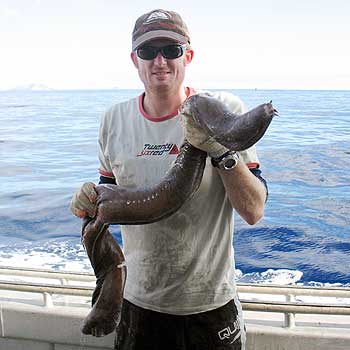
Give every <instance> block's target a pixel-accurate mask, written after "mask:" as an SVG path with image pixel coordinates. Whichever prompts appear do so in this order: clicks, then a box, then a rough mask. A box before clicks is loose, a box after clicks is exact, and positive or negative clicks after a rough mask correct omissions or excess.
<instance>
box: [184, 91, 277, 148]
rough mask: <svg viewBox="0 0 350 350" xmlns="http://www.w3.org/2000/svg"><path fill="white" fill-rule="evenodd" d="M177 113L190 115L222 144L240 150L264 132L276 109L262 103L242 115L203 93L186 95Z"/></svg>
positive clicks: (247, 146)
mask: <svg viewBox="0 0 350 350" xmlns="http://www.w3.org/2000/svg"><path fill="white" fill-rule="evenodd" d="M181 112H182V113H183V115H184V116H185V117H188V118H192V119H193V120H194V122H195V123H196V124H197V125H198V126H200V127H202V128H203V129H204V130H205V131H206V132H207V133H208V134H209V135H210V136H212V137H213V138H214V139H215V140H216V141H217V142H219V143H221V144H222V145H224V146H225V147H227V148H228V149H230V150H234V151H242V150H245V149H248V148H249V147H251V146H253V145H254V144H255V143H256V142H257V141H259V140H260V139H261V138H262V137H263V135H264V134H265V132H266V130H267V128H268V126H269V125H270V123H271V121H272V118H273V117H274V116H275V115H277V111H276V110H275V109H274V107H273V106H272V103H271V102H269V103H264V104H262V105H259V106H258V107H255V108H253V109H252V110H250V111H248V112H247V113H244V114H235V113H232V112H231V111H229V110H228V108H227V107H226V106H225V105H224V104H223V103H222V102H221V101H219V100H218V99H216V98H214V97H211V96H210V95H207V94H198V95H193V96H191V97H189V98H188V99H187V100H186V101H185V103H184V104H183V106H182V107H181Z"/></svg>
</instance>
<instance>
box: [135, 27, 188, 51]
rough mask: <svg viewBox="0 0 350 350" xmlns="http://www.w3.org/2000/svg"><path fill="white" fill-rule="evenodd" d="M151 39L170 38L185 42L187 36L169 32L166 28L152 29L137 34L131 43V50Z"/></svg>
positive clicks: (181, 42)
mask: <svg viewBox="0 0 350 350" xmlns="http://www.w3.org/2000/svg"><path fill="white" fill-rule="evenodd" d="M153 39H170V40H174V41H176V42H178V43H180V44H186V43H187V42H188V38H186V37H185V36H183V35H181V34H179V33H176V32H170V31H168V30H152V31H150V32H147V33H145V34H142V35H141V36H139V37H138V38H137V39H136V40H135V41H134V42H133V43H132V50H133V51H134V50H136V49H137V48H138V47H140V46H141V45H142V44H144V43H145V42H147V41H150V40H153Z"/></svg>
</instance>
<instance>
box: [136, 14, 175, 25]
mask: <svg viewBox="0 0 350 350" xmlns="http://www.w3.org/2000/svg"><path fill="white" fill-rule="evenodd" d="M169 18H170V16H169V15H168V14H167V13H164V12H160V11H157V12H152V13H151V14H150V15H149V16H148V17H147V18H146V19H145V21H144V22H143V23H144V24H148V23H152V22H155V21H159V20H162V19H165V20H167V19H169Z"/></svg>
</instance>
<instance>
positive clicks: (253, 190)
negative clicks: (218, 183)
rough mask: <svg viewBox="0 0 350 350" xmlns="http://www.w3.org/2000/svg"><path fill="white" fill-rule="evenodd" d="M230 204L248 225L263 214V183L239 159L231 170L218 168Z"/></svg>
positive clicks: (264, 190) (264, 199) (256, 220)
mask: <svg viewBox="0 0 350 350" xmlns="http://www.w3.org/2000/svg"><path fill="white" fill-rule="evenodd" d="M218 171H219V174H220V176H221V179H222V181H223V183H224V186H225V189H226V193H227V195H228V197H229V199H230V202H231V205H232V206H233V208H234V209H235V210H236V211H237V212H238V214H239V215H240V216H241V217H242V218H243V219H244V220H245V221H246V222H247V223H248V224H250V225H254V224H255V223H257V222H258V221H259V220H260V219H261V218H262V217H263V216H264V207H265V202H266V196H267V191H266V187H265V186H264V184H263V183H262V182H261V181H260V180H259V179H258V178H257V177H256V176H255V175H254V174H252V173H251V171H250V170H249V168H248V167H247V166H246V164H244V162H243V161H242V160H240V161H239V162H238V164H237V166H236V167H235V168H233V169H232V170H229V171H226V170H219V169H218Z"/></svg>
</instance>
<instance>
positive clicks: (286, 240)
mask: <svg viewBox="0 0 350 350" xmlns="http://www.w3.org/2000/svg"><path fill="white" fill-rule="evenodd" d="M230 91H231V92H233V93H234V94H236V95H238V96H240V97H241V98H242V99H243V100H244V102H245V103H246V105H247V107H248V108H253V107H254V106H256V105H258V104H261V103H264V102H268V101H270V100H272V101H273V103H274V105H275V107H276V108H277V109H278V111H279V116H278V117H276V118H274V120H273V122H272V124H271V126H270V128H269V129H268V131H267V133H266V134H265V136H264V138H263V139H262V140H260V141H259V142H258V144H257V148H258V153H259V158H260V162H261V169H262V171H263V176H264V177H265V178H266V180H267V182H268V186H269V199H268V202H267V206H266V210H265V217H264V219H263V220H262V221H261V222H259V223H258V224H257V225H255V226H249V225H247V224H245V223H244V222H243V221H242V220H241V219H240V218H239V217H236V222H235V238H234V247H235V255H236V267H237V270H238V271H237V279H238V281H242V282H255V283H282V284H304V285H320V286H323V285H337V286H339V285H341V286H350V274H349V270H350V171H349V168H350V91H297V90H230ZM139 93H140V91H137V90H99V91H47V92H44V91H28V92H26V91H22V92H21V91H11V92H0V265H3V266H19V267H41V268H52V269H57V270H69V271H91V268H90V264H89V261H88V260H87V257H86V253H85V251H84V249H83V247H82V245H81V243H80V220H79V219H77V218H75V217H73V216H72V215H71V213H70V211H69V209H68V206H69V201H70V198H71V196H72V193H73V192H74V191H75V190H76V189H77V188H78V187H79V186H80V185H81V184H82V183H84V182H86V181H94V182H97V181H98V167H99V164H98V160H97V134H98V126H99V119H100V116H101V113H102V112H103V111H104V110H105V109H107V108H108V107H109V106H110V105H111V104H113V103H116V102H120V101H123V100H126V99H129V98H131V97H134V96H137V95H138V94H139ZM113 232H114V234H115V236H116V237H117V239H118V240H119V241H120V235H119V228H118V226H114V227H113Z"/></svg>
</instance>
